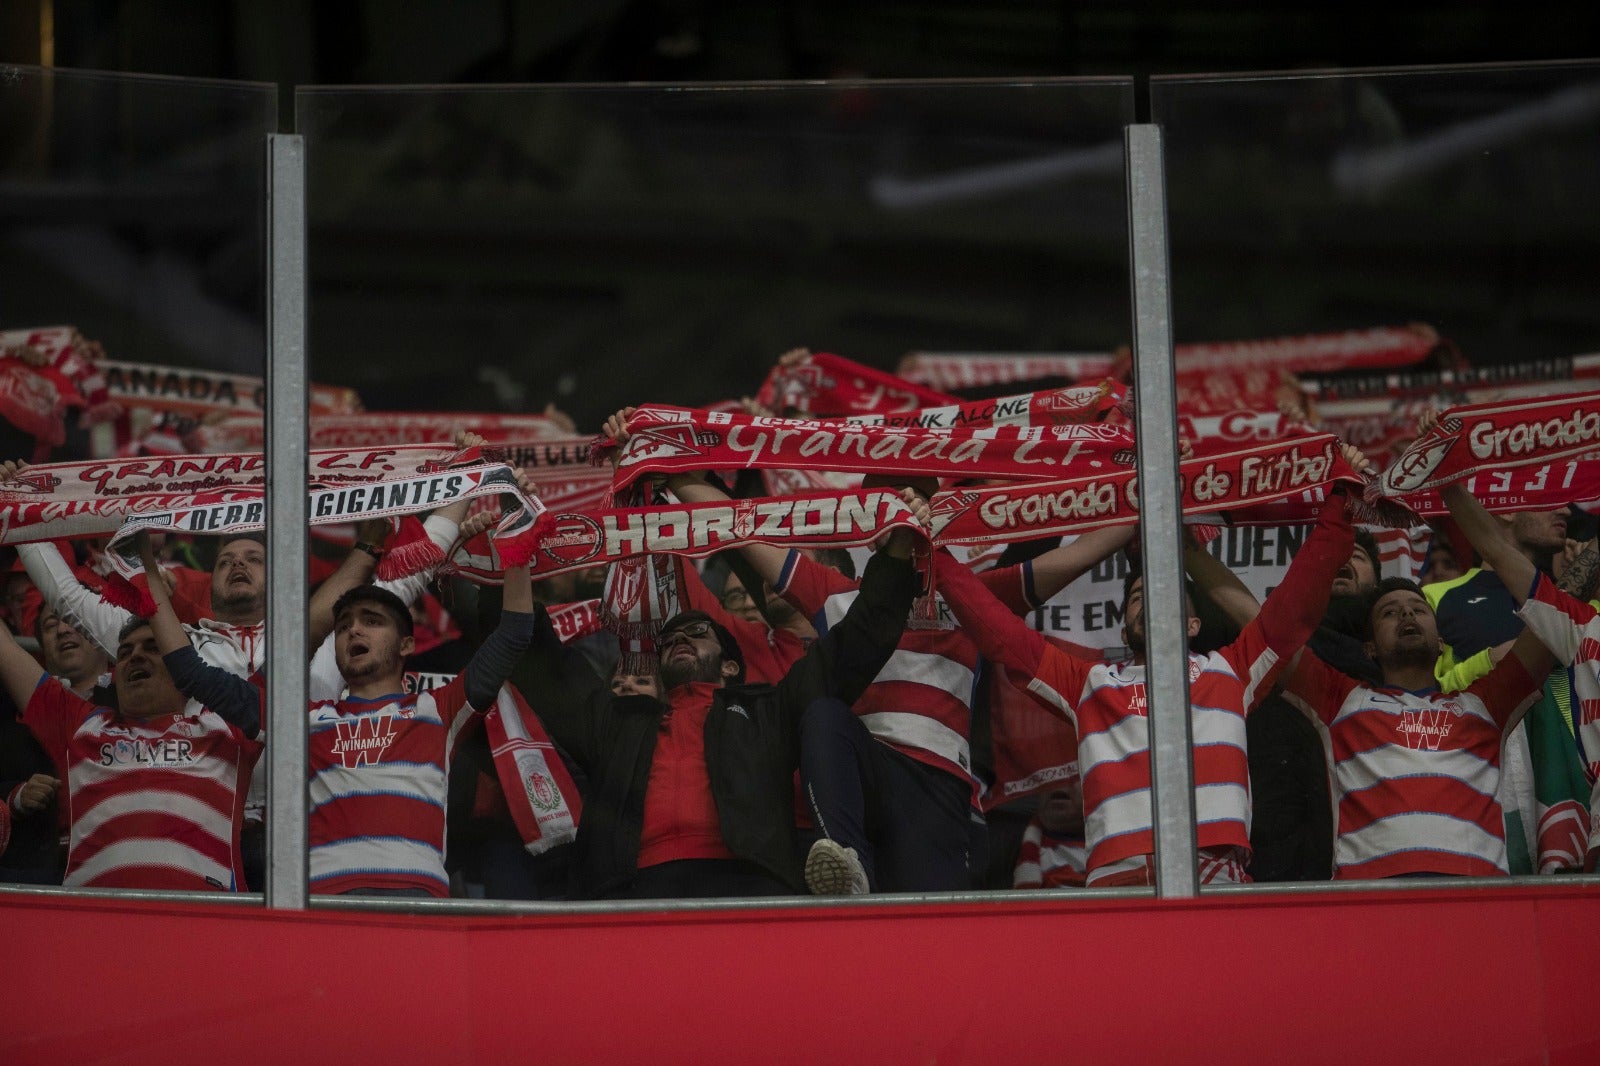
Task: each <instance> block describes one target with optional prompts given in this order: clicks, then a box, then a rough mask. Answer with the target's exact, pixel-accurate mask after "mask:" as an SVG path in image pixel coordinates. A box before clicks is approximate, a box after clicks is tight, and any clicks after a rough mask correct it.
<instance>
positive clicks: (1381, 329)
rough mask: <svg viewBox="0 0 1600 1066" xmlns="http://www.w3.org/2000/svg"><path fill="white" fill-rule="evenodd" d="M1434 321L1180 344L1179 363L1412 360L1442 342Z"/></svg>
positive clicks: (1293, 366) (1331, 366) (1196, 367)
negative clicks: (1330, 331)
mask: <svg viewBox="0 0 1600 1066" xmlns="http://www.w3.org/2000/svg"><path fill="white" fill-rule="evenodd" d="M1439 343H1440V341H1439V334H1438V333H1437V332H1436V331H1435V330H1434V328H1433V327H1432V326H1429V325H1425V324H1422V323H1414V324H1412V325H1409V326H1377V327H1374V328H1372V329H1351V330H1344V331H1343V332H1339V333H1309V334H1304V335H1301V336H1296V337H1268V338H1262V339H1257V340H1245V341H1218V342H1215V343H1209V344H1178V345H1174V346H1173V349H1172V357H1173V363H1174V365H1175V366H1176V367H1177V370H1178V372H1179V373H1183V372H1185V371H1206V370H1232V369H1237V368H1239V367H1248V366H1267V367H1273V368H1275V369H1276V370H1282V371H1289V372H1291V373H1316V372H1327V371H1331V370H1357V369H1366V368H1370V367H1396V366H1411V365H1412V364H1414V363H1420V362H1421V361H1422V360H1424V359H1426V358H1427V357H1428V356H1429V355H1430V354H1431V353H1432V352H1433V350H1434V349H1435V348H1437V347H1438V346H1439Z"/></svg>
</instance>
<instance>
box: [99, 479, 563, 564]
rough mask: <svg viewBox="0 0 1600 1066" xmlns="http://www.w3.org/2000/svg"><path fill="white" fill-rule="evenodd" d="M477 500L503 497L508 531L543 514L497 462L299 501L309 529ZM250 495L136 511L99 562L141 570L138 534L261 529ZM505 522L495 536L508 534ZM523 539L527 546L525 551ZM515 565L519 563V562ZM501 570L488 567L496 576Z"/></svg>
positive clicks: (522, 529)
mask: <svg viewBox="0 0 1600 1066" xmlns="http://www.w3.org/2000/svg"><path fill="white" fill-rule="evenodd" d="M484 496H498V497H501V498H502V501H504V498H505V497H511V499H512V501H513V502H512V503H511V505H510V506H509V507H508V508H507V511H508V514H509V515H518V513H519V512H520V517H521V519H522V521H520V522H519V523H516V525H515V529H514V532H515V533H516V534H517V535H519V536H527V535H529V534H531V530H532V526H533V525H534V524H535V523H536V522H537V520H538V518H539V516H540V515H541V514H543V513H544V506H543V505H542V504H541V503H540V502H539V501H538V500H536V499H531V498H529V497H526V496H524V495H523V494H522V492H521V490H520V489H519V488H518V487H517V475H516V472H515V471H513V470H512V469H511V468H510V467H508V466H506V465H505V464H504V463H479V464H476V465H471V466H462V467H452V468H450V469H448V470H443V471H438V472H434V473H427V474H418V475H413V476H411V477H396V478H387V479H385V480H383V481H378V482H374V483H371V484H366V485H341V486H339V487H337V488H327V489H317V490H315V491H313V492H312V493H311V494H310V498H309V500H308V501H307V511H306V513H307V516H308V519H309V522H310V524H311V525H313V526H322V525H333V524H336V523H343V522H364V521H366V520H368V519H372V518H392V517H396V516H399V515H409V514H419V513H421V512H424V511H432V510H435V509H437V508H440V507H444V506H446V505H447V504H451V503H456V502H459V501H462V500H471V499H476V498H479V497H484ZM253 497H254V498H242V499H233V500H227V501H218V502H205V503H201V502H196V503H193V504H191V505H190V506H186V507H175V508H173V509H171V510H168V511H157V512H150V513H144V514H138V515H134V516H132V517H130V518H129V519H128V520H127V521H126V522H124V523H123V524H122V526H121V527H119V528H118V530H117V532H116V534H115V535H114V536H113V537H112V538H111V542H110V544H109V545H107V548H106V557H107V558H108V559H109V560H110V561H111V562H112V564H113V566H115V567H116V568H117V569H118V570H119V571H121V572H122V573H123V574H124V575H125V576H129V577H131V576H133V575H134V574H137V573H140V572H142V566H141V564H140V562H139V557H138V548H137V547H136V545H135V542H134V538H135V537H136V536H137V535H138V534H140V533H142V532H160V533H176V534H180V535H184V536H207V537H230V536H240V535H242V534H246V533H259V532H261V530H262V529H263V528H265V521H266V500H265V499H264V498H263V496H262V494H261V492H260V490H256V491H255V492H254V493H253ZM512 530H513V525H512V523H509V522H508V523H507V524H506V525H505V526H504V527H503V529H502V532H507V531H512ZM531 546H532V544H531V541H530V544H529V547H530V549H531ZM519 561H520V560H519ZM502 568H503V567H502V566H501V565H499V564H498V562H497V564H496V565H495V569H496V570H497V571H498V570H500V569H502Z"/></svg>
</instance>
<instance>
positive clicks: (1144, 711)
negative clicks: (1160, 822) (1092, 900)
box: [1027, 617, 1281, 884]
mask: <svg viewBox="0 0 1600 1066" xmlns="http://www.w3.org/2000/svg"><path fill="white" fill-rule="evenodd" d="M1280 669H1281V660H1280V658H1279V653H1278V651H1275V650H1274V649H1273V647H1272V645H1271V643H1270V642H1269V641H1268V640H1267V637H1266V634H1265V633H1264V632H1263V631H1262V627H1261V625H1260V618H1259V617H1258V618H1257V619H1256V620H1254V621H1252V622H1251V623H1250V624H1248V625H1246V626H1245V627H1244V629H1243V630H1242V631H1241V632H1240V634H1239V639H1238V640H1236V641H1234V642H1233V643H1232V644H1230V645H1228V646H1227V647H1225V648H1222V649H1220V650H1219V651H1215V652H1212V653H1211V654H1209V655H1194V654H1191V655H1190V656H1189V716H1190V728H1191V729H1192V730H1193V735H1194V785H1195V797H1194V798H1195V819H1196V823H1197V827H1198V835H1197V837H1196V842H1197V844H1198V846H1199V847H1200V849H1201V850H1206V849H1213V848H1240V849H1243V852H1244V854H1246V855H1248V854H1249V849H1250V762H1249V759H1248V757H1247V756H1246V746H1245V729H1244V716H1245V714H1246V713H1247V712H1248V711H1249V710H1254V709H1255V706H1256V704H1258V703H1260V702H1261V700H1262V698H1263V697H1265V696H1266V694H1267V693H1268V692H1269V691H1271V689H1272V680H1273V678H1274V677H1276V676H1277V674H1278V672H1279V670H1280ZM1027 687H1028V691H1029V692H1031V693H1033V694H1034V696H1035V697H1037V698H1038V699H1040V700H1042V701H1043V702H1045V703H1046V704H1047V705H1049V706H1051V707H1053V708H1055V709H1056V710H1057V711H1058V712H1060V713H1061V714H1062V715H1063V716H1065V717H1066V718H1067V720H1068V721H1070V722H1072V724H1073V725H1074V726H1075V727H1076V729H1077V730H1078V768H1079V770H1080V771H1081V772H1082V773H1083V809H1084V831H1085V836H1086V837H1087V839H1088V843H1089V863H1088V867H1089V883H1090V884H1093V883H1094V882H1095V880H1096V877H1095V875H1096V872H1097V871H1098V870H1099V869H1100V868H1101V867H1106V866H1109V865H1110V864H1112V863H1116V862H1120V861H1121V860H1124V859H1130V858H1133V857H1134V856H1140V855H1150V854H1153V853H1154V851H1155V836H1154V831H1153V824H1154V823H1153V820H1152V815H1151V798H1150V721H1149V718H1148V714H1149V711H1148V708H1147V706H1146V703H1145V668H1144V666H1143V665H1142V664H1137V663H1133V662H1121V663H1102V662H1090V661H1086V660H1083V659H1078V658H1075V657H1074V656H1071V655H1068V654H1066V653H1065V652H1062V651H1061V650H1060V649H1058V648H1057V647H1056V646H1055V645H1053V644H1047V645H1045V652H1044V657H1043V658H1042V659H1041V660H1040V662H1039V665H1038V668H1037V670H1036V672H1035V677H1034V678H1033V680H1032V681H1030V682H1028V686H1027Z"/></svg>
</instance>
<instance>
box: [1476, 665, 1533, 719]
mask: <svg viewBox="0 0 1600 1066" xmlns="http://www.w3.org/2000/svg"><path fill="white" fill-rule="evenodd" d="M1543 690H1544V681H1543V680H1542V679H1540V678H1537V677H1534V676H1533V675H1532V674H1530V673H1528V668H1527V667H1526V666H1523V665H1522V660H1521V659H1520V658H1518V657H1517V656H1516V655H1514V654H1507V655H1506V657H1505V658H1503V659H1501V660H1500V661H1499V662H1498V663H1496V664H1495V667H1494V669H1493V670H1490V671H1489V672H1488V673H1487V674H1484V675H1483V676H1482V677H1480V678H1478V680H1476V681H1474V682H1473V683H1472V684H1470V685H1468V686H1467V688H1466V694H1467V695H1469V696H1476V697H1477V698H1478V699H1479V700H1481V701H1482V702H1483V706H1484V709H1485V710H1487V711H1488V712H1489V714H1490V715H1491V716H1492V717H1493V718H1494V721H1495V725H1498V726H1499V727H1500V728H1501V730H1504V729H1505V727H1506V723H1507V722H1509V721H1511V719H1512V718H1513V717H1514V716H1516V714H1517V713H1518V712H1519V711H1521V710H1522V709H1523V708H1524V707H1526V706H1527V705H1528V704H1529V703H1531V702H1532V701H1533V700H1534V699H1536V698H1538V696H1539V694H1540V693H1541V692H1542V691H1543Z"/></svg>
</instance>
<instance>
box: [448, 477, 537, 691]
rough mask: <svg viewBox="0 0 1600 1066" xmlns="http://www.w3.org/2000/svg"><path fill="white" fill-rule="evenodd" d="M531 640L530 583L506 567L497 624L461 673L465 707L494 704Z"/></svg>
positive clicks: (523, 573)
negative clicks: (464, 691) (465, 697)
mask: <svg viewBox="0 0 1600 1066" xmlns="http://www.w3.org/2000/svg"><path fill="white" fill-rule="evenodd" d="M517 481H518V484H519V485H520V486H521V487H522V490H523V491H524V492H531V491H532V488H533V485H532V482H531V481H529V480H528V475H527V474H526V473H521V474H518V475H517ZM532 639H533V581H532V580H531V579H530V578H529V576H528V568H527V567H526V566H512V567H507V568H506V572H505V582H504V584H503V586H502V590H501V601H500V624H499V625H498V626H496V627H495V630H494V632H493V633H490V634H489V636H488V637H487V638H486V639H485V640H484V642H483V643H482V644H480V645H478V650H477V651H476V652H474V653H473V656H472V658H471V660H469V661H468V663H467V665H466V667H465V668H464V669H463V670H462V674H463V675H464V676H465V680H464V682H463V684H464V686H465V688H466V692H467V704H468V706H471V707H476V708H479V709H487V708H488V707H489V706H490V705H492V704H493V703H494V700H495V696H496V694H497V693H499V691H500V686H501V685H503V684H505V683H506V681H507V680H508V679H509V678H510V677H511V672H512V670H514V669H515V668H516V665H517V660H518V659H520V658H522V654H523V652H525V651H527V650H528V644H529V642H530V641H532Z"/></svg>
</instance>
